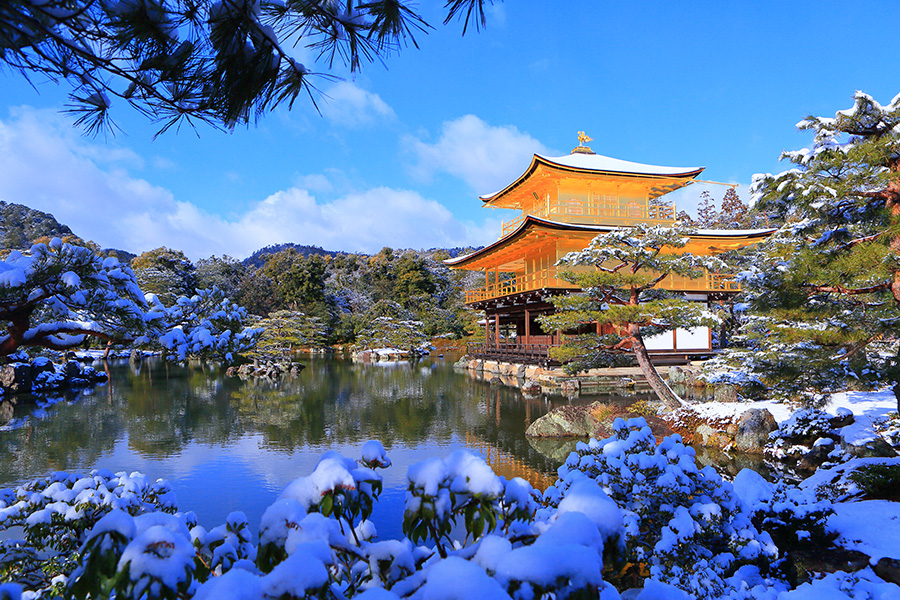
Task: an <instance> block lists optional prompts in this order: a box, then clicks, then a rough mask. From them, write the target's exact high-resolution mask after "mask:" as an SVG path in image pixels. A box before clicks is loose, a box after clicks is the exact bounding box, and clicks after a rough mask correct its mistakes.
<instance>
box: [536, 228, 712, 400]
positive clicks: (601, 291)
mask: <svg viewBox="0 0 900 600" xmlns="http://www.w3.org/2000/svg"><path fill="white" fill-rule="evenodd" d="M691 232H692V230H690V229H688V228H686V227H683V226H681V225H676V226H675V227H663V226H653V227H647V226H644V225H637V226H635V227H629V228H620V229H616V230H615V231H612V232H610V233H606V234H602V235H598V236H597V237H596V238H594V240H593V241H592V242H591V243H590V245H589V246H588V247H587V248H585V249H584V250H582V251H580V252H570V253H569V254H567V255H566V256H564V257H563V258H562V259H561V260H560V261H559V263H558V264H559V265H560V266H563V267H567V268H568V269H569V270H566V271H564V273H563V275H562V277H563V278H564V279H565V280H566V281H569V282H571V283H574V284H575V285H577V286H578V287H579V288H581V290H582V292H583V293H581V294H569V295H565V296H557V297H555V298H554V299H553V304H554V305H555V306H556V309H557V312H556V314H553V315H550V316H546V317H542V318H541V324H542V326H543V327H544V329H545V330H548V331H549V330H562V331H578V330H579V329H584V328H586V327H588V328H593V329H594V332H592V333H583V332H582V333H580V334H579V335H576V336H574V337H573V338H571V339H569V340H567V342H566V344H565V345H564V346H563V347H562V348H561V349H559V350H557V351H556V354H555V356H556V358H558V359H561V360H563V361H565V362H566V366H567V369H568V370H570V371H580V370H584V369H588V368H591V367H598V366H608V365H609V364H610V362H613V361H616V360H617V359H619V358H620V357H621V356H622V355H624V354H633V355H634V358H635V359H636V360H637V363H638V365H639V366H640V368H641V372H642V373H643V374H644V376H645V377H646V378H647V381H648V382H649V383H650V385H651V387H652V388H653V391H655V392H656V394H657V396H659V398H660V399H661V400H662V401H663V402H664V403H665V404H666V406H667V407H669V408H678V407H679V406H680V405H681V399H680V398H678V396H677V395H676V394H675V393H674V392H673V391H672V390H671V389H669V386H668V385H666V382H665V381H663V379H662V377H660V375H659V373H658V372H657V371H656V369H655V368H654V366H653V364H652V363H651V362H650V355H649V354H648V352H647V348H646V346H645V345H644V339H645V338H646V337H648V336H652V335H658V334H661V333H663V332H666V331H672V330H673V329H677V328H690V327H697V326H700V325H709V324H711V322H712V321H713V317H712V316H711V315H709V314H708V313H707V312H706V311H705V310H704V306H703V305H702V304H700V303H698V302H691V301H688V300H685V299H684V298H681V297H679V296H677V295H675V294H672V293H671V292H667V291H665V290H660V289H656V287H655V286H656V285H657V284H658V283H660V282H661V281H662V280H663V279H665V278H666V277H667V276H668V275H679V276H682V277H689V278H692V279H695V278H697V277H701V276H703V268H709V269H711V270H719V269H721V268H723V267H724V266H725V265H724V263H722V261H720V260H719V259H717V258H714V257H708V256H694V255H692V254H690V253H679V251H680V249H682V248H684V247H685V245H686V244H687V242H688V240H689V237H688V236H689V235H690V234H691ZM597 324H608V325H609V326H611V329H610V328H609V327H607V329H610V331H609V332H608V333H602V334H600V333H597V332H596V331H597V327H598V325H597Z"/></svg>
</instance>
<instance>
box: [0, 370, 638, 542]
mask: <svg viewBox="0 0 900 600" xmlns="http://www.w3.org/2000/svg"><path fill="white" fill-rule="evenodd" d="M454 359H455V357H450V356H448V357H447V358H446V359H441V358H437V357H435V358H426V359H424V360H422V361H419V362H416V363H413V364H409V363H397V364H393V365H391V366H377V365H364V364H357V363H353V362H350V361H349V360H341V359H335V358H317V357H313V358H311V359H309V360H307V361H306V364H307V368H306V369H305V370H304V371H303V372H302V374H300V375H299V376H296V377H286V378H284V379H282V380H280V381H278V382H274V383H273V382H268V381H241V380H240V379H237V378H227V377H225V376H224V375H222V374H221V373H220V371H219V370H217V369H206V370H204V369H201V368H185V367H178V366H174V365H170V364H166V363H164V362H161V361H147V362H144V363H143V364H142V365H141V366H140V368H134V367H131V366H129V365H128V363H127V362H121V363H118V364H112V365H110V367H109V373H110V381H109V383H108V384H106V385H102V386H98V387H96V388H94V389H93V390H90V391H87V392H83V393H80V394H74V393H73V394H71V395H70V396H69V397H67V398H65V399H63V400H62V401H60V402H57V403H55V404H52V405H50V406H46V407H44V408H36V407H35V406H34V405H33V404H29V403H21V404H20V405H19V406H15V405H12V404H11V403H9V402H6V403H4V404H3V406H2V408H0V424H4V423H5V425H4V426H3V427H2V429H0V487H6V486H9V485H13V484H17V483H21V482H24V481H27V480H29V479H31V478H33V477H36V476H40V475H44V474H47V473H49V472H52V471H58V470H63V471H69V472H87V471H89V470H90V469H92V468H106V469H109V470H111V471H114V472H116V471H128V472H130V471H141V472H143V473H145V474H147V475H148V476H149V477H151V478H154V479H155V478H163V479H167V480H169V481H170V482H171V483H172V485H173V486H174V488H175V492H176V495H177V498H178V505H179V508H180V509H181V510H193V511H194V512H196V513H197V515H198V517H199V519H200V523H201V524H202V525H204V526H205V527H207V528H210V527H214V526H216V525H219V524H221V523H222V522H224V520H225V517H226V515H227V514H228V513H229V512H231V511H234V510H242V511H244V512H245V513H246V514H247V517H248V519H249V521H250V524H251V526H252V527H253V528H254V530H256V528H257V527H258V524H259V519H260V517H261V516H262V513H263V511H264V510H265V509H266V507H268V506H269V504H271V503H272V502H273V501H274V500H275V498H276V497H277V496H278V494H279V493H280V492H281V490H282V489H283V488H284V487H285V486H286V485H287V484H288V483H290V482H291V481H293V480H294V479H295V478H297V477H299V476H302V475H307V474H309V473H310V472H311V471H312V469H313V468H314V467H315V465H316V462H317V461H318V460H319V457H320V456H321V455H322V453H323V452H325V451H327V450H331V449H334V450H337V451H339V452H341V453H342V454H344V455H345V456H348V457H352V458H357V457H358V456H359V448H360V446H361V445H362V443H363V442H365V441H367V440H370V439H379V440H381V441H382V442H383V443H384V445H385V448H386V449H387V450H388V455H389V456H390V457H391V460H392V461H393V466H392V467H391V468H389V469H387V470H385V471H381V472H382V474H383V476H384V479H385V490H384V493H383V494H382V497H381V499H380V501H379V503H378V505H377V508H376V512H375V514H374V515H373V517H374V519H373V520H374V521H375V523H376V525H377V527H378V530H379V534H380V536H381V537H382V538H385V537H396V536H399V535H400V523H401V515H402V510H403V499H404V494H405V488H406V471H407V468H408V467H409V466H410V465H412V464H413V463H415V462H418V461H420V460H423V459H425V458H428V457H430V456H439V457H445V456H446V455H448V454H449V453H450V452H452V451H453V450H455V449H457V448H462V447H468V448H471V449H472V450H474V451H477V452H480V453H481V454H482V455H483V456H485V458H486V459H487V460H488V461H489V462H490V463H491V464H492V465H493V466H494V468H495V471H496V472H497V473H498V474H501V475H505V476H507V477H512V476H515V475H519V476H523V477H526V478H528V479H529V480H530V481H532V482H533V483H535V484H536V485H539V486H540V487H543V486H545V485H547V484H548V483H549V482H550V481H551V480H552V474H553V473H554V471H555V470H556V468H557V467H558V466H559V464H560V463H561V462H562V460H563V459H564V457H565V455H566V453H567V448H562V447H560V444H554V443H552V442H551V443H545V444H544V445H541V446H538V445H532V443H529V441H527V440H526V439H525V436H524V432H525V429H526V427H527V426H528V424H529V423H531V421H533V420H534V419H536V418H538V417H539V416H541V415H543V414H545V413H546V412H547V411H548V410H550V409H551V408H553V407H554V406H557V405H560V404H565V403H567V402H569V401H568V400H566V399H564V398H562V397H552V396H551V397H542V398H535V399H526V398H524V397H523V396H522V394H521V393H520V392H519V391H518V390H517V389H513V388H507V387H502V386H496V385H494V386H492V385H490V384H489V383H487V382H485V381H480V380H477V379H474V378H473V377H471V376H470V375H469V374H467V373H464V372H455V371H454V370H453V369H452V364H453V360H454ZM95 366H97V367H98V368H102V365H100V364H97V365H95ZM594 399H595V398H582V399H580V400H575V401H573V402H590V401H592V400H594ZM626 401H627V400H626ZM536 446H537V447H536Z"/></svg>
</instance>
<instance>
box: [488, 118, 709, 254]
mask: <svg viewBox="0 0 900 600" xmlns="http://www.w3.org/2000/svg"><path fill="white" fill-rule="evenodd" d="M579 139H582V137H579ZM583 139H586V140H589V139H590V138H587V136H583ZM703 169H704V167H662V166H657V165H648V164H642V163H635V162H630V161H625V160H619V159H616V158H610V157H608V156H602V155H600V154H595V153H594V152H593V151H592V150H591V149H590V148H589V147H587V146H584V145H581V144H579V146H577V147H576V148H575V149H573V150H572V153H571V154H569V155H568V156H561V157H547V156H542V155H539V154H535V155H534V157H533V158H532V161H531V164H530V165H529V167H528V169H526V171H525V172H524V173H523V174H522V175H521V176H519V178H518V179H516V180H515V181H514V182H512V183H511V184H509V185H508V186H506V187H505V188H504V189H502V190H500V191H499V192H496V193H494V194H490V195H487V196H482V197H481V200H482V201H483V202H484V203H485V206H490V207H491V208H508V209H514V210H518V211H520V212H519V214H518V215H517V216H515V217H514V218H513V219H511V220H509V221H507V222H505V223H504V225H503V231H502V233H501V235H502V236H505V235H507V234H509V233H511V232H512V231H514V230H515V229H516V228H517V227H518V226H519V225H520V224H521V223H522V221H524V219H525V217H527V216H528V215H532V216H535V217H539V218H543V219H549V220H552V221H557V222H562V223H572V224H585V225H608V226H624V225H634V224H638V223H645V224H665V223H670V224H671V223H674V222H675V217H676V210H675V206H674V204H673V203H672V202H670V201H668V200H667V199H665V198H664V197H663V196H665V194H668V193H669V192H671V191H673V190H676V189H678V188H681V187H684V186H685V185H688V184H690V183H691V182H692V181H693V179H694V178H695V177H697V176H698V175H699V174H700V173H701V172H702V171H703Z"/></svg>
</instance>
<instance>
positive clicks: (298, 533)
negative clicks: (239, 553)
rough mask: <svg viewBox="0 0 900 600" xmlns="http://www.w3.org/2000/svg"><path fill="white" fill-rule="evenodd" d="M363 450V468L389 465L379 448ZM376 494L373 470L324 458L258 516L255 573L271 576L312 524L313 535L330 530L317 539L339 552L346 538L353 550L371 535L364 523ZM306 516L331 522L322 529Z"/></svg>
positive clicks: (336, 458) (329, 456)
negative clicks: (365, 460)
mask: <svg viewBox="0 0 900 600" xmlns="http://www.w3.org/2000/svg"><path fill="white" fill-rule="evenodd" d="M379 445H380V443H379ZM364 449H365V452H364V458H367V459H368V464H374V463H376V462H377V463H378V464H379V465H382V464H384V465H390V460H389V459H387V456H386V455H384V452H383V448H382V449H381V450H382V452H380V453H379V452H378V451H377V449H375V448H374V447H373V446H372V445H371V444H369V445H366V446H364ZM381 489H382V480H381V476H380V475H378V474H377V473H376V472H375V471H374V470H373V469H372V468H369V467H367V466H363V467H359V466H358V465H357V464H356V461H354V460H351V459H349V458H345V457H343V456H341V455H340V454H338V453H337V452H333V451H332V452H327V453H325V455H324V456H323V457H322V459H321V460H319V463H318V464H317V465H316V468H315V469H314V470H313V472H312V473H311V474H310V475H308V476H306V477H300V478H298V479H296V480H294V481H293V482H292V483H291V484H290V485H288V486H287V488H285V490H284V491H283V492H282V493H281V495H280V496H279V497H278V499H277V500H276V501H275V503H274V504H272V505H271V506H270V507H269V508H268V509H266V512H265V513H264V514H263V517H262V522H261V524H260V532H259V544H260V547H259V557H258V558H259V560H258V562H259V566H260V568H261V569H262V570H263V571H271V570H272V569H273V568H274V567H275V566H276V565H277V564H278V563H280V562H282V561H284V560H285V559H287V557H288V556H290V555H291V553H292V552H291V549H292V547H293V546H295V545H296V544H297V543H300V542H299V541H298V540H303V539H305V538H306V536H307V535H308V534H309V528H310V527H311V526H313V525H315V527H316V529H317V530H320V529H321V528H322V527H326V528H327V529H328V530H330V531H331V533H330V534H329V535H325V536H322V535H319V534H317V536H318V537H317V539H319V540H322V541H325V542H327V543H328V545H329V546H332V547H334V548H337V550H339V551H345V550H347V549H348V542H347V540H346V539H345V538H342V536H347V535H349V536H351V537H352V538H353V542H354V544H355V545H357V546H358V545H359V544H360V543H361V541H362V540H364V539H366V538H367V537H371V535H368V536H367V535H366V533H371V532H372V531H373V530H374V527H370V525H371V524H370V523H369V522H368V518H369V516H370V515H371V514H372V509H373V508H374V503H375V500H376V499H377V498H378V495H379V494H380V493H381ZM310 513H320V514H321V515H323V516H324V517H333V518H334V519H335V521H333V522H330V524H326V525H322V523H323V521H321V520H316V519H312V520H310V519H309V518H308V517H307V515H309V514H310ZM326 523H328V522H327V521H326ZM304 524H305V526H304ZM304 527H306V528H304Z"/></svg>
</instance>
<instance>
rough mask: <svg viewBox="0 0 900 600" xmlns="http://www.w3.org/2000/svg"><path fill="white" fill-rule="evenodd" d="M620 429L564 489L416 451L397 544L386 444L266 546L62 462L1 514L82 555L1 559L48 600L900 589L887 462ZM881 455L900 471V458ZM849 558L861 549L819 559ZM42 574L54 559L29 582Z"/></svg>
mask: <svg viewBox="0 0 900 600" xmlns="http://www.w3.org/2000/svg"><path fill="white" fill-rule="evenodd" d="M613 430H614V434H613V436H612V437H610V438H608V439H605V440H600V441H598V440H591V442H590V443H579V444H578V446H577V449H576V451H575V452H573V453H572V454H571V455H570V456H569V457H568V459H567V460H566V462H565V464H564V465H563V466H562V467H560V469H559V479H558V481H557V482H556V483H555V484H554V485H553V486H551V487H550V488H548V489H547V490H546V492H544V493H541V492H539V491H538V490H536V489H535V488H533V487H532V486H531V485H530V484H529V483H528V482H527V481H524V480H522V479H520V478H514V479H512V480H507V479H505V478H503V477H499V476H497V475H496V474H494V472H493V471H492V469H491V468H490V466H489V465H488V464H487V463H486V462H485V461H484V459H483V458H482V457H480V456H478V455H476V454H473V453H471V452H469V451H467V450H458V451H456V452H453V453H452V454H450V455H449V456H447V457H446V458H443V459H442V458H437V457H432V458H427V459H425V460H423V461H421V462H419V463H417V464H415V465H413V466H412V467H410V469H409V470H408V473H407V482H408V487H407V495H406V503H405V510H404V514H403V527H402V530H403V532H404V535H405V537H404V538H403V539H395V540H382V539H379V538H378V535H377V531H376V528H375V526H374V524H373V523H372V522H371V521H370V520H369V517H370V516H371V514H372V510H373V506H374V503H375V502H377V500H378V496H379V494H380V493H381V489H382V477H381V475H380V474H379V470H381V469H385V468H390V466H391V461H390V458H389V457H388V453H387V452H386V451H385V448H384V447H383V445H382V444H381V443H380V442H377V441H370V442H367V443H366V444H365V445H364V446H363V447H362V449H361V458H360V459H359V460H353V459H350V458H347V457H344V456H342V455H340V454H338V453H336V452H328V453H326V454H325V455H324V456H323V457H322V459H321V460H320V461H319V463H318V465H317V466H316V467H315V469H314V470H313V472H312V473H310V474H309V475H307V476H305V477H301V478H299V479H297V480H295V481H294V482H293V483H291V484H290V485H288V486H287V487H286V488H285V490H284V491H283V492H282V494H281V495H280V496H279V497H278V499H277V500H276V501H275V502H274V503H273V504H272V505H271V506H270V507H269V508H268V509H267V510H266V512H265V514H264V515H263V517H262V520H261V523H260V525H259V539H258V541H254V539H253V535H252V533H251V529H250V524H249V523H248V522H247V519H246V517H245V516H244V514H243V513H239V512H236V513H232V514H231V515H229V516H228V518H227V519H226V522H225V523H224V524H222V525H219V526H217V527H213V528H212V529H206V528H205V527H204V526H202V525H200V524H199V523H197V519H196V516H195V515H194V514H193V513H191V512H178V510H177V506H176V503H175V499H174V495H173V493H172V490H171V486H169V485H168V484H167V483H166V482H164V481H156V482H152V481H150V480H149V479H148V478H146V477H144V476H143V475H141V474H139V473H132V474H130V475H129V474H126V473H118V474H112V473H109V472H106V471H93V472H91V473H90V474H89V475H87V476H80V475H70V474H67V473H55V474H53V475H51V476H49V477H47V478H45V479H39V480H36V481H33V482H31V483H28V484H26V485H23V486H20V487H19V488H17V489H15V490H11V489H10V490H3V491H2V492H0V523H2V527H3V528H4V529H7V530H9V532H10V533H13V532H15V531H16V529H15V528H17V527H21V528H22V530H21V531H24V533H23V534H22V535H23V536H24V538H23V539H22V540H21V541H18V542H16V541H13V540H7V541H6V542H4V543H5V544H11V543H12V544H19V545H20V547H21V548H24V549H26V550H27V549H35V550H37V549H38V548H42V547H46V548H49V549H50V550H49V551H50V552H51V554H57V555H58V556H59V557H63V556H69V557H71V560H70V561H65V560H62V561H58V562H56V563H54V564H53V565H52V566H49V565H46V564H45V563H43V562H41V560H42V559H41V558H40V556H41V555H39V554H37V553H36V552H34V553H32V552H31V551H30V550H27V551H24V552H19V553H18V554H17V555H16V557H15V558H9V557H10V556H11V555H9V554H7V555H6V556H7V558H5V559H3V558H0V560H5V561H6V564H4V568H5V569H6V572H7V573H10V574H11V579H12V580H15V581H19V583H18V584H12V583H10V584H4V585H3V586H2V587H0V595H2V594H6V596H5V597H9V598H27V599H31V598H38V597H46V594H48V593H49V592H50V590H51V588H52V589H53V590H54V592H53V593H54V594H57V593H65V594H66V595H67V596H68V597H78V598H83V597H91V598H112V597H116V598H148V599H155V598H174V597H177V598H195V599H216V600H239V599H240V600H243V599H251V598H252V599H257V598H292V599H297V598H335V599H345V598H346V599H349V598H360V599H363V600H379V599H382V600H384V599H399V598H410V599H422V600H426V599H433V600H451V599H460V598H466V599H468V598H479V599H481V598H497V599H510V598H515V599H522V600H525V599H533V598H548V599H549V598H560V599H563V598H600V599H603V600H615V599H620V598H628V599H637V600H670V599H678V600H683V599H688V598H700V599H710V600H712V599H720V598H721V599H743V600H749V599H754V600H756V599H759V600H802V599H807V598H816V599H817V600H818V599H820V598H829V599H831V598H835V599H839V598H848V599H849V598H854V599H855V598H873V599H882V600H887V599H895V598H900V586H898V585H897V581H896V579H894V580H893V581H892V580H891V579H892V578H893V577H895V576H896V566H897V565H898V564H900V544H897V543H896V540H897V539H900V510H898V506H900V505H898V503H897V502H893V501H888V500H887V499H883V498H882V499H878V498H875V497H873V495H877V494H878V493H879V492H878V490H879V489H880V488H878V487H877V486H873V485H872V483H873V481H874V480H873V479H872V478H869V479H866V478H859V477H854V475H853V473H854V472H856V473H858V472H860V469H862V467H864V466H866V465H872V464H876V463H865V462H860V463H853V461H850V462H847V463H844V464H843V465H841V466H838V467H835V468H834V469H829V470H822V471H821V472H820V473H818V474H817V475H816V476H815V477H813V478H811V479H809V480H807V482H804V483H803V484H801V485H800V486H796V485H793V484H790V483H787V482H785V481H780V482H778V483H770V482H768V481H766V480H765V479H763V478H762V477H761V476H759V475H758V474H756V473H754V472H752V471H748V470H744V471H741V472H740V473H739V474H738V476H737V477H736V478H735V480H734V483H730V482H728V481H725V480H723V479H722V478H721V477H720V476H719V475H718V474H717V473H716V471H715V470H714V469H712V468H711V467H703V468H700V467H698V465H697V463H696V461H695V458H694V450H693V449H692V448H690V447H688V446H685V445H684V444H683V443H682V442H681V439H680V437H679V436H677V435H674V436H670V437H667V438H665V439H663V440H661V441H660V442H659V443H657V440H656V439H655V438H654V436H653V435H652V433H651V432H650V429H649V428H648V427H647V424H646V422H645V421H644V419H631V420H628V421H626V420H622V419H617V420H616V422H615V423H614V428H613ZM879 461H880V462H878V463H877V464H878V465H880V467H879V468H880V469H882V471H884V472H887V473H888V474H889V475H890V473H893V477H894V479H893V481H894V482H895V484H896V481H898V480H900V474H898V473H897V471H898V470H900V462H898V459H879ZM892 470H893V471H892ZM883 474H884V473H882V475H883ZM876 479H877V478H876ZM842 481H843V482H845V483H846V482H852V483H853V485H854V486H855V487H852V486H844V487H841V482H842ZM823 484H825V485H823ZM835 490H843V491H841V492H840V493H838V494H835V493H834V491H835ZM894 493H896V488H894ZM892 540H893V542H892ZM829 553H831V554H833V555H836V556H839V557H840V560H841V561H842V562H840V564H839V565H835V564H831V565H829V564H828V563H827V562H826V561H822V560H820V561H819V562H817V563H816V562H813V561H812V560H811V559H810V557H814V556H820V555H823V556H824V555H828V554H829ZM854 553H855V554H854ZM848 556H852V557H856V556H862V557H863V558H864V560H862V561H860V560H856V561H855V562H854V561H852V560H851V561H847V560H844V559H845V558H846V557H848ZM29 561H31V563H29ZM38 563H40V564H42V565H43V566H44V567H45V569H44V571H40V569H34V568H33V567H35V565H36V564H38ZM813 565H816V566H818V567H819V568H818V569H817V568H814V567H813ZM851 567H852V569H851ZM29 569H30V570H29ZM851 570H852V572H851ZM26 571H27V572H30V573H33V572H35V571H37V572H40V573H41V574H40V575H39V576H37V577H30V578H27V579H26V578H21V579H16V574H21V573H25V572H26Z"/></svg>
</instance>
